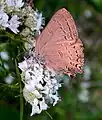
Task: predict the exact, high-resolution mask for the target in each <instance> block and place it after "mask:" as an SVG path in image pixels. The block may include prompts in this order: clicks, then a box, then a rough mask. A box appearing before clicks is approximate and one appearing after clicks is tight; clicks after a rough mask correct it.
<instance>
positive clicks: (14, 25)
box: [8, 15, 21, 34]
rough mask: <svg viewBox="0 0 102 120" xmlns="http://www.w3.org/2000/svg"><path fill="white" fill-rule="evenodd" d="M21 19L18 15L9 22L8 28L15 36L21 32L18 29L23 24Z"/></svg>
mask: <svg viewBox="0 0 102 120" xmlns="http://www.w3.org/2000/svg"><path fill="white" fill-rule="evenodd" d="M18 20H19V17H18V16H17V15H14V16H13V17H12V18H11V19H10V20H9V22H8V23H9V26H8V28H9V29H10V30H11V31H13V32H14V33H15V34H17V33H18V32H19V30H18V29H17V28H18V27H19V25H20V23H21V22H19V21H18Z"/></svg>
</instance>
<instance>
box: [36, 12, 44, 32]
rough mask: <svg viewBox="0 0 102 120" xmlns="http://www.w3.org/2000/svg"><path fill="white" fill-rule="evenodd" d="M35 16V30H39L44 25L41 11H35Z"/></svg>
mask: <svg viewBox="0 0 102 120" xmlns="http://www.w3.org/2000/svg"><path fill="white" fill-rule="evenodd" d="M35 17H36V21H37V25H36V30H37V31H38V32H40V29H42V28H43V27H42V25H44V17H42V13H39V12H38V10H36V12H35Z"/></svg>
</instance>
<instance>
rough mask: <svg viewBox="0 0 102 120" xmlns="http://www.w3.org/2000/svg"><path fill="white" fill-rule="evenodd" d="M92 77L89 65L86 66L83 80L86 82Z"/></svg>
mask: <svg viewBox="0 0 102 120" xmlns="http://www.w3.org/2000/svg"><path fill="white" fill-rule="evenodd" d="M90 77H91V69H90V67H89V66H88V65H86V66H85V67H84V75H83V78H84V80H89V79H90Z"/></svg>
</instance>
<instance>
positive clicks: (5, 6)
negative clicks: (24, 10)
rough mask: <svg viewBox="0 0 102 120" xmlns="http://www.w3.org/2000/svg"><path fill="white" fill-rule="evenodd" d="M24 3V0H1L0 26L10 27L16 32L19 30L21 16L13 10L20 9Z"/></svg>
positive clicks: (3, 27)
mask: <svg viewBox="0 0 102 120" xmlns="http://www.w3.org/2000/svg"><path fill="white" fill-rule="evenodd" d="M23 5H24V3H23V2H22V0H1V3H0V27H1V28H2V29H6V28H9V29H10V30H11V31H13V32H14V33H15V34H17V33H18V32H19V30H18V27H19V25H20V24H21V22H20V21H19V19H20V18H19V17H18V16H17V15H16V14H13V11H14V10H15V11H17V10H19V9H20V8H21V7H22V6H23Z"/></svg>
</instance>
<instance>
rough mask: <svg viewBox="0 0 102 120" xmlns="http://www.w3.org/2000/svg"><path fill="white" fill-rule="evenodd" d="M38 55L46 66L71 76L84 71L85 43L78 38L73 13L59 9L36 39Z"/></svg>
mask: <svg viewBox="0 0 102 120" xmlns="http://www.w3.org/2000/svg"><path fill="white" fill-rule="evenodd" d="M35 50H36V55H37V56H40V57H41V58H43V59H44V63H45V66H46V67H48V68H51V69H53V70H55V71H56V72H60V71H61V72H63V73H65V74H68V75H69V76H71V77H75V75H76V74H77V73H82V71H83V70H82V68H83V65H84V53H83V44H82V42H81V40H80V39H79V38H78V32H77V29H76V25H75V23H74V20H73V18H72V16H71V14H70V13H69V12H68V11H67V10H66V9H65V8H62V9H60V10H58V11H57V12H56V13H55V14H54V15H53V17H52V18H51V20H50V22H49V23H48V25H47V26H46V28H45V29H44V30H43V31H42V33H41V34H40V36H39V37H38V39H37V41H36V46H35Z"/></svg>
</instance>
